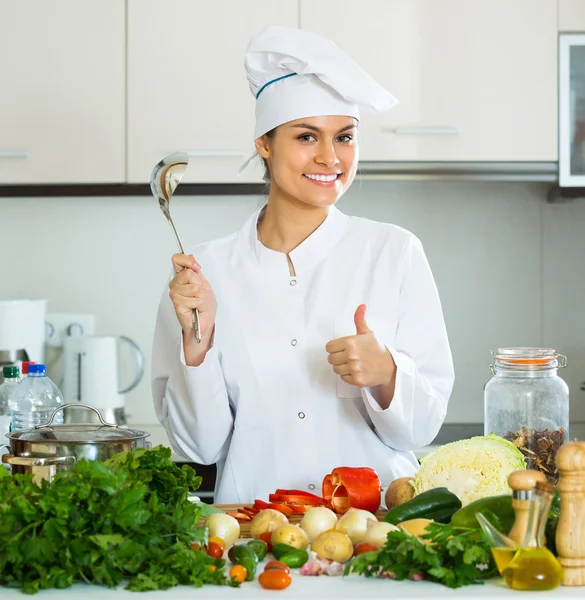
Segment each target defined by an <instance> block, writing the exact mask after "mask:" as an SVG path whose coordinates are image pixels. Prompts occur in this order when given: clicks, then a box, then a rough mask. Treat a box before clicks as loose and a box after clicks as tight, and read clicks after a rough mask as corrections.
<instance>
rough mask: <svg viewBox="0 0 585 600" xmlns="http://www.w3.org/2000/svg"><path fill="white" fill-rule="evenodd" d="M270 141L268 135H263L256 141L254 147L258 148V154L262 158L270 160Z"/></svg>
mask: <svg viewBox="0 0 585 600" xmlns="http://www.w3.org/2000/svg"><path fill="white" fill-rule="evenodd" d="M269 144H270V140H269V139H268V136H267V135H263V136H261V137H259V138H258V139H257V140H254V145H255V146H256V152H258V154H259V155H260V157H261V158H266V159H268V158H270V147H269Z"/></svg>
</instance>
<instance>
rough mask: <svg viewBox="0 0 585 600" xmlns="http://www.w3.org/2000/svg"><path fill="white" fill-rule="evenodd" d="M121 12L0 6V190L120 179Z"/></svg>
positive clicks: (93, 4) (107, 3)
mask: <svg viewBox="0 0 585 600" xmlns="http://www.w3.org/2000/svg"><path fill="white" fill-rule="evenodd" d="M124 53H125V7H124V2H120V1H119V0H86V1H85V2H77V1H75V0H52V1H51V2H46V1H45V0H19V2H13V1H11V0H0V65H1V72H2V84H1V86H0V89H1V90H2V91H1V92H0V184H34V183H102V182H122V181H124V178H125V162H124V161H125V155H124V149H125V112H124V111H125V106H124V103H125V91H124V90H125V81H124V78H125V67H124V65H125V56H124Z"/></svg>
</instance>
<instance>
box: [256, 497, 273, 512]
mask: <svg viewBox="0 0 585 600" xmlns="http://www.w3.org/2000/svg"><path fill="white" fill-rule="evenodd" d="M254 508H257V509H258V510H265V509H267V508H270V503H269V502H264V500H258V499H256V500H254Z"/></svg>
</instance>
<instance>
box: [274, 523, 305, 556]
mask: <svg viewBox="0 0 585 600" xmlns="http://www.w3.org/2000/svg"><path fill="white" fill-rule="evenodd" d="M270 541H271V543H272V545H273V546H275V545H276V544H286V545H287V546H292V547H293V548H299V549H301V550H304V549H305V548H306V547H307V546H308V545H309V538H308V536H307V534H306V533H305V532H304V531H303V530H302V529H301V528H300V527H297V526H296V525H290V524H288V523H287V524H286V525H281V526H280V527H279V528H278V529H277V530H276V531H274V532H273V533H272V539H271V540H270Z"/></svg>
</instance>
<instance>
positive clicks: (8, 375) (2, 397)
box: [0, 366, 20, 446]
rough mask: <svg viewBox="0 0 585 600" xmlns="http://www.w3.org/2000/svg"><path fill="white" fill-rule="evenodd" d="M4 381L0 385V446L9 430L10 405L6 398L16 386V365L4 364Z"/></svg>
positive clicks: (18, 373) (18, 375)
mask: <svg viewBox="0 0 585 600" xmlns="http://www.w3.org/2000/svg"><path fill="white" fill-rule="evenodd" d="M2 377H3V379H4V381H3V382H2V385H0V446H1V445H2V444H5V443H6V441H7V440H6V439H5V435H6V434H7V433H8V432H9V431H10V406H9V405H8V398H9V397H10V395H11V394H12V392H14V390H15V389H16V388H17V387H18V384H19V381H20V371H19V369H18V367H15V366H6V367H4V368H3V369H2Z"/></svg>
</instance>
